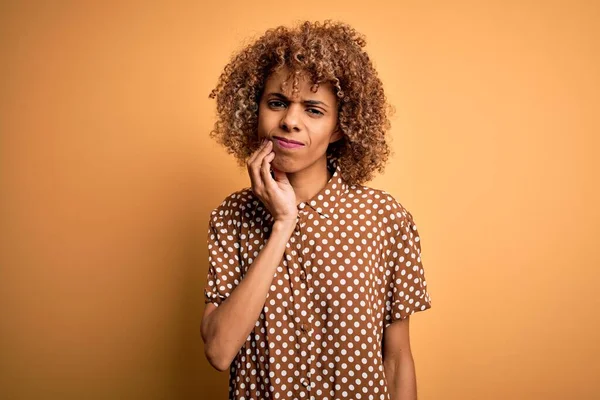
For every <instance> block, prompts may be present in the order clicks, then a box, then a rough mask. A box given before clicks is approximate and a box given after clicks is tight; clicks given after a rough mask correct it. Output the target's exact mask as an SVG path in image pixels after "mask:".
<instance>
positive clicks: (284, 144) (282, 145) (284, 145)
mask: <svg viewBox="0 0 600 400" xmlns="http://www.w3.org/2000/svg"><path fill="white" fill-rule="evenodd" d="M273 140H274V141H275V143H276V144H277V146H279V147H280V148H282V149H286V150H289V149H299V148H300V147H304V145H303V144H298V143H291V142H286V141H285V140H281V139H277V138H273Z"/></svg>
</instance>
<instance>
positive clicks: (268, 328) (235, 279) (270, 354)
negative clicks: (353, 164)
mask: <svg viewBox="0 0 600 400" xmlns="http://www.w3.org/2000/svg"><path fill="white" fill-rule="evenodd" d="M328 168H329V169H330V170H331V171H332V172H333V176H332V177H331V178H330V180H329V181H328V183H327V185H326V186H325V187H324V188H323V189H322V190H321V191H320V192H319V193H318V194H317V195H315V196H314V197H313V198H312V199H310V200H308V201H306V202H303V203H300V204H298V218H297V222H296V227H295V229H294V232H293V234H292V235H291V237H290V238H289V240H288V242H287V244H286V247H285V253H284V254H283V256H282V258H281V261H280V263H279V265H278V266H277V269H276V272H275V273H274V275H273V280H272V283H271V287H270V290H269V292H268V294H267V297H266V300H265V303H264V306H263V309H262V311H261V314H260V317H259V319H258V320H257V321H256V324H255V326H254V328H253V331H252V332H250V334H249V335H248V337H247V338H246V341H245V343H244V344H243V346H242V347H241V348H240V350H239V352H238V354H237V355H236V357H235V359H234V360H233V362H232V363H231V366H230V371H229V399H236V400H248V399H286V400H291V399H315V400H317V399H318V400H326V399H328V400H334V399H380V400H389V399H390V395H389V392H388V388H387V381H386V377H385V373H384V367H383V363H382V361H383V360H382V339H383V331H384V329H385V328H386V327H387V326H389V324H391V323H392V322H394V321H396V320H400V319H404V318H406V317H407V316H409V315H411V314H413V313H415V312H418V311H423V310H426V309H428V308H430V307H431V299H430V296H429V293H428V291H427V283H426V280H425V274H424V270H423V266H422V263H421V246H420V239H419V234H418V231H417V227H416V225H415V223H414V221H413V217H412V215H411V213H409V212H408V211H407V210H406V209H405V208H404V207H403V206H402V205H401V204H400V203H399V202H397V201H396V200H395V199H394V197H393V196H391V195H390V194H389V193H387V192H385V191H383V190H379V189H373V188H370V187H367V186H363V185H357V184H355V185H349V184H347V183H346V182H345V181H344V180H343V178H342V176H341V173H340V168H339V167H338V166H337V165H336V163H335V161H328ZM272 226H273V217H272V216H271V214H270V213H269V211H268V209H267V208H266V207H265V206H264V205H263V203H262V202H261V201H260V200H259V199H258V197H256V196H255V195H254V194H253V192H252V190H251V189H250V188H245V189H242V190H240V191H237V192H235V193H232V194H231V195H229V196H228V197H227V198H226V199H225V200H224V201H223V202H222V203H221V204H220V205H219V206H218V207H216V208H215V209H213V210H212V212H211V215H210V220H209V227H208V238H207V244H208V259H209V260H208V261H209V271H208V276H207V281H206V286H205V289H204V295H205V303H208V302H212V303H214V304H215V305H217V306H218V305H219V304H220V303H221V302H223V301H224V300H225V299H227V297H228V296H229V295H230V294H231V293H232V291H233V290H235V288H236V286H237V285H238V284H239V283H240V282H241V280H242V279H244V275H245V273H246V271H247V270H248V268H249V267H250V266H251V265H252V262H253V261H254V259H255V258H256V257H257V256H258V254H259V252H260V251H261V249H262V248H263V247H264V245H265V243H266V241H267V240H268V239H269V234H270V232H271V228H272Z"/></svg>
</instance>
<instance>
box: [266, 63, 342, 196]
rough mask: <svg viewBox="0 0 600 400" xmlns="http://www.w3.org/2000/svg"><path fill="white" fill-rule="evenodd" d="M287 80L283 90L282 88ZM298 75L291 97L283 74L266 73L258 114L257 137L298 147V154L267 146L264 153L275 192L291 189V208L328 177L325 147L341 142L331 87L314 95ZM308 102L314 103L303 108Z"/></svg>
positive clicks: (321, 87) (327, 85) (321, 88)
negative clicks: (280, 139) (276, 186)
mask: <svg viewBox="0 0 600 400" xmlns="http://www.w3.org/2000/svg"><path fill="white" fill-rule="evenodd" d="M286 78H290V79H289V81H288V83H287V85H286V87H285V90H284V88H283V87H282V83H283V82H284V81H285V80H286ZM311 86H312V82H310V80H309V79H308V78H307V77H306V75H305V74H301V80H300V82H299V87H298V89H299V92H298V93H296V96H295V97H293V98H292V80H291V77H290V76H289V70H288V69H287V68H282V69H280V70H278V71H276V72H274V73H272V74H271V75H270V76H269V77H268V78H267V80H266V82H265V88H264V91H263V95H262V96H261V99H260V103H259V109H258V136H259V138H260V139H264V138H266V139H268V140H269V141H270V142H275V138H274V137H275V136H279V137H284V138H288V139H292V140H295V141H298V142H301V143H303V144H304V146H303V147H302V148H300V149H293V150H287V149H282V148H280V147H279V146H278V145H276V144H275V143H272V145H271V146H272V147H271V148H270V150H271V152H270V153H268V154H267V160H266V161H267V162H268V163H270V167H271V168H272V170H273V172H274V174H275V180H276V181H277V182H278V183H279V187H280V188H282V190H283V188H284V187H285V185H291V187H292V188H293V191H294V193H295V195H296V203H295V205H297V204H299V203H301V202H304V201H307V200H309V199H311V198H312V197H313V196H315V195H316V194H317V193H318V192H319V191H320V190H321V189H322V188H323V187H324V186H325V185H326V184H327V182H328V181H329V179H330V178H331V176H330V174H329V172H328V170H327V147H328V146H329V144H330V143H333V142H335V141H337V140H339V139H341V138H342V132H341V131H340V130H339V128H338V125H337V124H338V114H337V107H338V104H337V97H336V96H335V94H334V91H333V86H332V85H331V83H321V84H319V88H318V90H317V91H316V92H312V91H311V89H310V88H311ZM309 102H314V103H309Z"/></svg>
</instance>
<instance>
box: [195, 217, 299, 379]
mask: <svg viewBox="0 0 600 400" xmlns="http://www.w3.org/2000/svg"><path fill="white" fill-rule="evenodd" d="M294 227H295V221H275V223H274V224H273V228H272V232H271V235H270V237H269V239H268V240H267V243H266V244H265V246H264V247H263V249H262V250H261V251H260V253H259V254H258V256H257V257H256V259H255V260H254V262H253V263H252V264H251V265H250V267H248V271H247V273H246V275H245V276H244V278H243V279H242V281H241V282H240V283H239V285H238V286H237V287H236V288H235V289H234V290H233V292H231V295H230V296H229V297H227V298H226V299H225V300H223V302H222V303H220V305H219V306H218V307H217V306H215V305H214V304H212V303H208V304H207V306H206V309H205V311H204V316H203V318H202V328H201V333H202V339H203V340H204V353H205V354H206V358H207V359H208V361H209V363H210V364H211V365H212V366H213V367H215V368H216V369H217V370H219V371H225V370H227V369H228V368H229V366H230V365H231V362H232V361H233V359H234V357H235V355H236V354H237V352H238V351H239V350H240V348H241V347H242V345H243V344H244V342H245V341H246V338H247V337H248V335H249V334H250V332H251V331H252V330H253V329H254V326H255V324H256V321H257V320H258V317H259V316H260V313H261V311H262V308H263V306H264V304H265V300H266V298H267V294H268V293H269V290H270V287H271V282H272V280H273V276H274V274H275V270H276V269H277V266H278V265H279V263H280V262H281V258H282V257H283V254H284V251H285V246H286V244H287V242H288V240H289V238H290V236H291V235H292V233H293V231H294Z"/></svg>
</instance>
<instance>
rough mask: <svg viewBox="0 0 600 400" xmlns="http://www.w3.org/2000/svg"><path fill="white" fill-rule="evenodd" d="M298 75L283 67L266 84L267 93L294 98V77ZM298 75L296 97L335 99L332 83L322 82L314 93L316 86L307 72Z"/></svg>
mask: <svg viewBox="0 0 600 400" xmlns="http://www.w3.org/2000/svg"><path fill="white" fill-rule="evenodd" d="M295 74H296V73H295V72H293V71H290V70H289V68H287V67H282V68H280V69H278V70H275V71H273V72H271V74H269V76H268V77H267V80H266V82H265V92H278V93H281V94H283V95H285V96H286V97H291V96H292V90H293V83H294V75H295ZM297 74H298V92H297V94H296V95H300V96H301V97H304V96H311V97H315V96H324V97H335V94H334V92H333V85H332V84H331V83H330V82H320V83H319V85H318V88H317V91H316V92H314V91H312V90H311V89H312V87H313V86H314V85H315V82H313V81H312V80H311V78H310V74H309V73H308V72H307V71H304V70H299V72H298V73H297Z"/></svg>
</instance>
